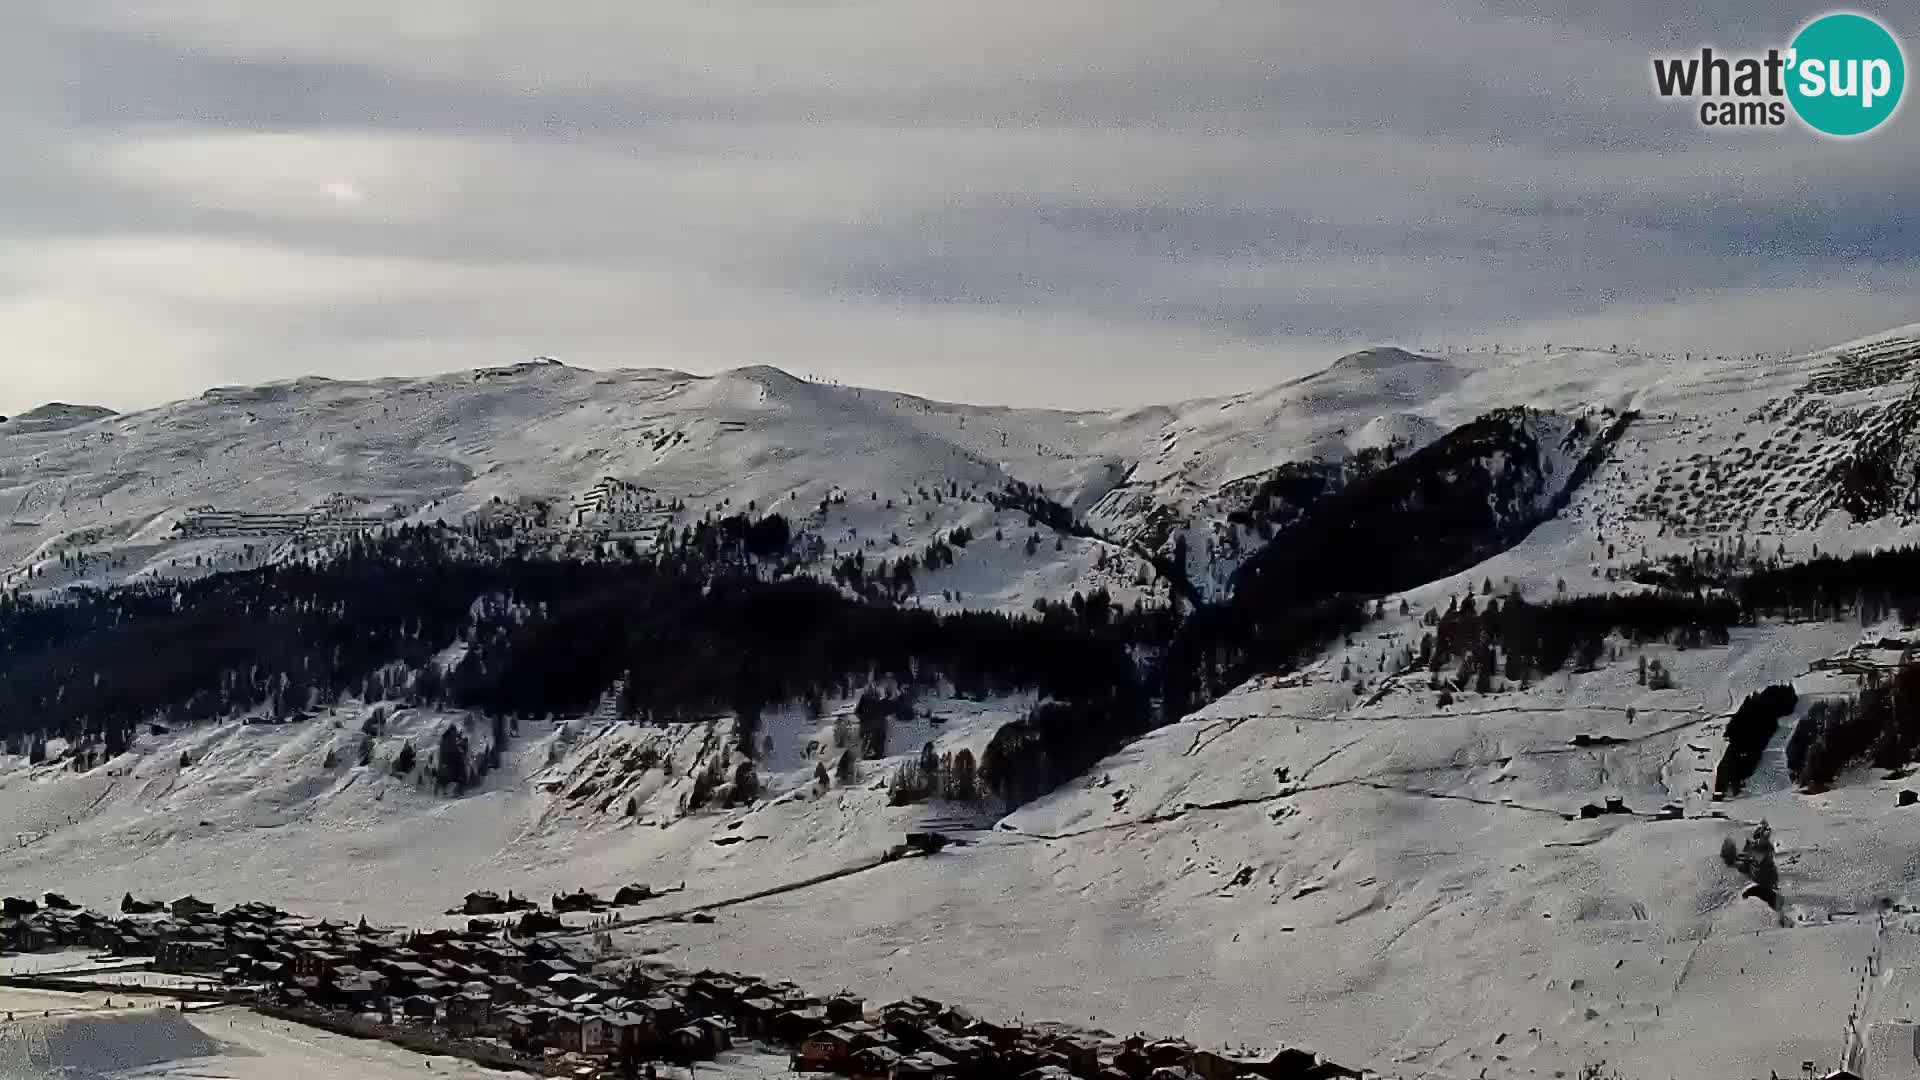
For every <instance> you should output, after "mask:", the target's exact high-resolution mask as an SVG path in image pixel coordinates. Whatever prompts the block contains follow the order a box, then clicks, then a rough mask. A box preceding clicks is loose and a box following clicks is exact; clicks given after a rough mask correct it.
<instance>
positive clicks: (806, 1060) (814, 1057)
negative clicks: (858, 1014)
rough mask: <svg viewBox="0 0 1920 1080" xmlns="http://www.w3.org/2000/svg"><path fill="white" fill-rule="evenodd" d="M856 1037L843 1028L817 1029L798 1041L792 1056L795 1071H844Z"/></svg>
mask: <svg viewBox="0 0 1920 1080" xmlns="http://www.w3.org/2000/svg"><path fill="white" fill-rule="evenodd" d="M855 1041H856V1037H855V1036H854V1035H853V1033H851V1032H849V1031H846V1030H845V1029H843V1028H828V1029H826V1030H825V1031H817V1032H815V1033H814V1034H812V1035H809V1036H807V1037H806V1038H805V1039H802V1040H801V1041H800V1050H799V1052H798V1053H796V1054H795V1055H794V1056H793V1068H794V1069H795V1071H797V1072H845V1071H846V1070H847V1066H848V1064H849V1063H850V1062H851V1060H852V1058H853V1053H854V1049H855V1047H854V1042H855Z"/></svg>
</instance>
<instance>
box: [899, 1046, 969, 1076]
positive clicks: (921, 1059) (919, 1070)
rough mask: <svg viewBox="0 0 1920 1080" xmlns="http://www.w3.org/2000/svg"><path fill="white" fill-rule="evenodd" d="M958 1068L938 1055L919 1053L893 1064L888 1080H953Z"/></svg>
mask: <svg viewBox="0 0 1920 1080" xmlns="http://www.w3.org/2000/svg"><path fill="white" fill-rule="evenodd" d="M958 1074H959V1066H957V1065H955V1064H954V1063H953V1062H951V1061H948V1060H947V1059H946V1058H943V1057H941V1056H940V1055H939V1054H934V1053H929V1052H925V1051H923V1052H921V1053H918V1054H912V1055H910V1056H907V1057H903V1058H901V1059H900V1060H899V1061H896V1062H894V1063H893V1071H892V1072H891V1073H889V1074H888V1080H953V1077H955V1076H956V1075H958Z"/></svg>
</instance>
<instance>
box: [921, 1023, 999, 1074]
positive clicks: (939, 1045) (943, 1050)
mask: <svg viewBox="0 0 1920 1080" xmlns="http://www.w3.org/2000/svg"><path fill="white" fill-rule="evenodd" d="M925 1049H927V1050H931V1051H933V1052H934V1053H936V1054H939V1055H940V1056H941V1057H943V1058H946V1059H947V1060H948V1061H951V1062H953V1063H954V1064H955V1065H957V1066H959V1067H960V1068H962V1069H972V1068H974V1067H976V1066H978V1065H981V1064H983V1063H984V1062H986V1061H987V1059H988V1057H989V1056H990V1055H991V1054H992V1053H993V1045H992V1044H991V1043H989V1042H987V1041H986V1040H985V1039H981V1038H978V1037H975V1036H971V1035H946V1034H941V1033H937V1032H932V1031H929V1032H928V1033H927V1045H926V1047H925Z"/></svg>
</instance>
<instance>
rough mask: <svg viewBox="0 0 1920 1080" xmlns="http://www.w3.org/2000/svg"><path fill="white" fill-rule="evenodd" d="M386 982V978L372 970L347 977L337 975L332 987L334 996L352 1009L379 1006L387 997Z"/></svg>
mask: <svg viewBox="0 0 1920 1080" xmlns="http://www.w3.org/2000/svg"><path fill="white" fill-rule="evenodd" d="M386 982H387V981H386V979H384V978H382V977H381V976H379V975H377V974H375V973H374V972H371V971H362V972H359V973H357V974H355V975H351V976H348V977H345V978H341V977H339V976H335V978H334V980H333V984H332V987H331V989H332V997H333V999H334V1000H335V1001H337V1002H339V1003H340V1004H342V1005H345V1006H346V1007H348V1008H350V1009H356V1010H365V1009H374V1008H378V1007H379V1005H380V1003H381V1001H382V1000H384V999H385V998H386Z"/></svg>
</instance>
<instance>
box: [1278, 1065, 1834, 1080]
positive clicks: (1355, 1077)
mask: <svg viewBox="0 0 1920 1080" xmlns="http://www.w3.org/2000/svg"><path fill="white" fill-rule="evenodd" d="M1360 1075H1361V1074H1360V1072H1359V1070H1357V1069H1349V1068H1347V1067H1346V1066H1345V1065H1335V1064H1334V1063H1333V1062H1331V1061H1322V1062H1321V1063H1320V1064H1318V1065H1315V1066H1314V1067H1313V1068H1311V1069H1308V1070H1307V1071H1306V1072H1304V1073H1302V1074H1301V1076H1302V1080H1360ZM1854 1080H1860V1078H1859V1077H1855V1078H1854Z"/></svg>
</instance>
